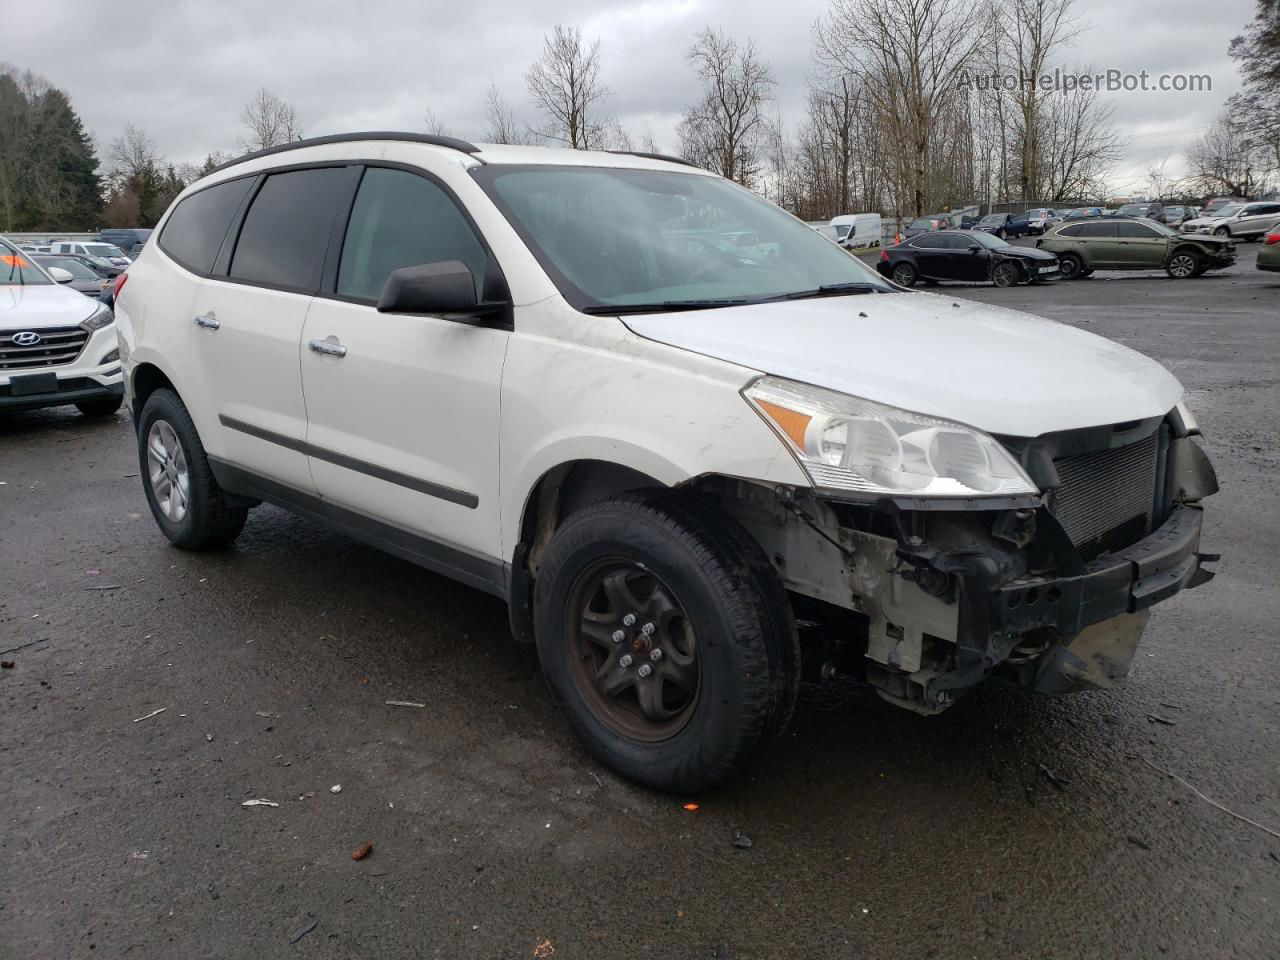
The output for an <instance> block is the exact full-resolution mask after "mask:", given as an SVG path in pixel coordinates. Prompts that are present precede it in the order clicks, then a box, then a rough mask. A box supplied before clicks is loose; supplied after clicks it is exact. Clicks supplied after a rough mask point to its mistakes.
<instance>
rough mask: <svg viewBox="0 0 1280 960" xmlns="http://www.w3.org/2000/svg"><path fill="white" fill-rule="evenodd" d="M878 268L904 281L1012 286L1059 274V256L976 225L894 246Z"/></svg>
mask: <svg viewBox="0 0 1280 960" xmlns="http://www.w3.org/2000/svg"><path fill="white" fill-rule="evenodd" d="M877 269H879V271H880V272H881V273H882V274H883V275H884V276H886V277H888V278H889V279H890V280H892V281H893V282H894V283H896V284H898V285H899V286H903V287H909V286H911V285H912V284H914V283H915V282H916V281H917V280H924V281H926V282H936V281H938V280H964V281H968V282H970V283H986V282H988V281H989V282H991V283H994V284H995V285H996V286H997V287H1012V286H1013V285H1014V284H1017V283H1022V282H1024V281H1027V282H1030V281H1035V280H1055V279H1057V277H1058V258H1057V257H1056V256H1054V255H1053V254H1052V253H1049V252H1047V251H1045V250H1035V249H1033V248H1031V247H1015V246H1013V245H1012V244H1009V243H1005V241H1003V240H1001V239H1000V238H999V237H993V236H991V234H989V233H981V232H979V231H976V230H939V231H937V232H936V233H926V234H922V235H920V236H918V237H912V238H911V239H910V240H904V241H903V242H902V243H899V244H896V245H894V246H892V247H889V248H887V249H885V250H883V251H881V253H880V262H879V264H877Z"/></svg>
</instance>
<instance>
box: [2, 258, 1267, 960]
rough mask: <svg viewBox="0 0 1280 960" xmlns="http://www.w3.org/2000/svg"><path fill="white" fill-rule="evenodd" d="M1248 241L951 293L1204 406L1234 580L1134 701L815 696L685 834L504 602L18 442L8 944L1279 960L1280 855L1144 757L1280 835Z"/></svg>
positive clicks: (1156, 643) (5, 950)
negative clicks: (1150, 371)
mask: <svg viewBox="0 0 1280 960" xmlns="http://www.w3.org/2000/svg"><path fill="white" fill-rule="evenodd" d="M1256 249H1257V248H1256V246H1251V245H1243V246H1242V247H1241V248H1240V250H1241V260H1240V262H1239V263H1238V264H1237V265H1236V266H1235V267H1234V268H1232V269H1231V270H1229V271H1226V272H1223V273H1221V274H1217V275H1210V276H1207V277H1204V278H1202V279H1199V280H1193V281H1182V282H1177V281H1171V280H1168V279H1166V278H1164V277H1163V276H1162V275H1156V274H1098V275H1096V276H1095V277H1094V278H1093V279H1090V280H1085V281H1079V282H1076V283H1072V284H1054V285H1050V286H1047V287H1034V288H1028V287H1018V288H1014V289H1008V290H997V289H994V288H990V287H968V286H950V287H944V288H940V289H939V291H938V292H940V293H942V294H943V295H948V296H956V297H966V298H973V299H978V300H982V301H985V302H989V303H999V304H1005V305H1010V306H1014V307H1019V308H1022V309H1027V310H1030V311H1033V312H1038V313H1041V314H1043V315H1045V316H1049V317H1052V318H1054V319H1057V320H1061V321H1064V322H1067V323H1071V324H1073V325H1083V326H1085V327H1086V328H1087V329H1089V330H1092V331H1094V332H1096V333H1099V334H1101V335H1103V336H1106V337H1110V338H1111V339H1114V340H1118V341H1120V342H1123V343H1126V344H1129V345H1131V346H1133V347H1135V348H1137V349H1139V350H1142V351H1144V352H1146V353H1148V354H1150V355H1152V356H1154V357H1156V358H1157V359H1159V360H1160V361H1162V362H1163V363H1165V364H1167V365H1168V366H1169V367H1171V368H1172V369H1173V371H1174V372H1175V373H1176V374H1177V375H1178V377H1179V378H1180V379H1181V380H1182V382H1183V383H1184V384H1185V385H1186V387H1187V389H1188V391H1189V397H1190V401H1191V404H1192V406H1193V408H1194V409H1195V410H1196V412H1197V413H1198V414H1199V417H1200V420H1201V424H1202V426H1203V428H1204V432H1205V446H1206V449H1207V450H1208V452H1209V453H1210V455H1211V456H1212V458H1213V460H1214V462H1215V464H1216V466H1217V469H1218V473H1219V477H1220V479H1221V482H1222V488H1223V489H1222V492H1221V493H1220V494H1219V495H1218V496H1216V497H1215V498H1213V500H1212V501H1211V502H1210V508H1209V510H1208V516H1207V521H1206V535H1205V540H1204V547H1205V549H1206V550H1210V551H1220V552H1221V553H1222V554H1223V559H1222V561H1221V562H1220V563H1219V564H1218V565H1217V570H1218V577H1217V579H1216V580H1214V581H1213V582H1212V583H1210V584H1208V585H1206V586H1205V587H1203V588H1201V589H1199V590H1196V591H1194V592H1191V593H1184V594H1182V595H1179V596H1178V597H1175V598H1174V599H1173V600H1171V601H1169V602H1167V603H1165V604H1163V605H1161V606H1159V607H1158V608H1157V609H1156V612H1155V613H1154V616H1153V618H1152V621H1151V626H1150V629H1149V631H1148V634H1147V638H1146V640H1145V641H1144V644H1143V646H1142V648H1141V649H1140V651H1139V655H1138V659H1137V661H1136V662H1135V666H1134V669H1133V674H1132V677H1131V679H1130V682H1129V684H1128V685H1127V686H1126V687H1125V688H1124V689H1122V690H1119V691H1115V692H1108V693H1093V694H1085V695H1080V696H1076V697H1073V698H1066V699H1057V700H1048V699H1039V698H1031V697H1029V696H1025V695H1023V694H1020V693H1018V692H1016V691H1011V690H1005V689H1000V688H992V689H984V690H983V691H981V692H980V693H978V694H977V695H974V696H971V697H969V698H968V699H966V700H964V701H962V702H961V703H960V704H959V705H958V706H956V707H955V708H954V709H952V710H951V711H949V712H947V713H945V714H943V715H942V716H939V717H935V718H930V719H926V718H921V717H917V716H914V715H912V714H909V713H905V712H903V711H900V710H898V709H895V708H893V707H891V706H888V705H886V704H884V703H882V702H880V701H879V700H878V699H877V698H876V697H875V696H874V695H873V694H871V693H870V692H869V691H867V690H866V689H863V688H860V687H858V686H856V685H844V684H835V685H831V686H826V687H811V688H806V689H805V691H804V694H803V698H802V702H801V704H800V707H799V709H798V711H797V715H796V718H795V722H794V723H793V724H792V726H791V729H790V732H789V734H788V736H787V738H786V740H785V741H784V743H783V744H781V745H780V746H779V747H777V748H775V749H773V750H772V751H771V752H769V753H768V754H767V755H765V756H764V757H762V758H761V759H760V761H759V762H758V763H757V764H756V765H755V766H754V767H753V768H752V769H751V771H750V773H749V775H748V776H744V777H742V778H740V779H738V780H736V781H735V782H733V783H731V784H729V785H727V786H725V787H723V788H721V789H719V790H718V791H715V792H713V793H711V794H709V795H706V796H703V797H699V798H698V804H699V806H698V809H696V810H693V811H690V810H686V809H684V807H683V806H682V802H681V800H680V799H678V798H673V797H669V796H662V795H658V794H654V793H649V792H646V791H644V790H641V789H638V788H636V787H633V786H631V785H629V784H627V783H625V782H622V781H620V780H618V779H617V778H615V777H614V776H612V775H611V774H609V773H608V772H607V771H606V770H603V769H601V768H600V767H598V766H597V765H595V764H594V763H593V762H592V761H591V760H590V758H589V757H588V756H587V755H586V754H585V752H584V751H583V750H582V749H580V748H579V747H578V745H577V744H576V743H575V742H574V741H573V740H572V739H571V737H570V736H569V734H568V733H567V731H566V728H565V726H564V725H563V723H562V722H561V721H560V719H559V718H558V717H557V715H556V714H555V712H554V710H553V709H552V708H551V706H550V704H549V702H548V698H547V696H546V695H545V693H544V691H543V689H542V685H541V681H540V679H539V677H538V673H537V666H536V662H535V660H534V658H533V656H532V654H531V652H530V651H529V650H528V649H526V648H520V647H516V646H514V645H513V644H512V643H511V641H510V640H509V638H508V635H507V631H506V626H505V614H504V610H503V608H502V606H501V605H500V604H499V603H497V602H496V601H494V600H492V599H490V598H487V597H485V596H484V595H482V594H480V593H476V592H473V591H471V590H468V589H465V588H461V587H458V586H455V585H453V584H452V583H450V582H448V581H446V580H443V579H440V578H438V577H436V576H433V575H431V574H429V573H426V572H424V571H422V570H419V569H417V568H415V567H412V566H409V565H408V564H406V563H402V562H400V561H398V560H395V559H392V558H389V557H386V556H383V555H380V554H378V553H376V552H374V551H372V550H370V549H367V548H365V547H363V546H360V545H358V544H356V543H354V542H352V541H350V540H348V539H346V538H344V537H342V536H339V535H336V534H333V533H330V532H327V531H324V530H321V529H318V528H315V527H313V526H311V525H309V524H307V523H306V522H304V521H301V520H298V519H295V518H293V517H291V516H290V515H288V514H286V513H283V512H281V511H278V510H275V509H272V508H262V509H260V510H258V511H255V513H254V514H253V515H252V517H251V518H250V521H249V525H248V527H247V528H246V531H245V534H244V536H243V537H242V538H241V540H240V541H239V543H238V544H237V545H236V547H235V548H234V549H232V550H228V551H224V552H219V553H212V554H200V555H193V554H184V553H181V552H178V551H176V550H173V549H171V548H170V547H169V546H168V545H167V544H166V542H165V541H164V540H163V539H162V538H161V536H160V534H159V533H158V531H157V530H156V529H155V526H154V524H153V522H152V520H151V517H150V515H149V514H148V512H147V508H146V505H145V502H144V499H143V495H142V490H141V486H140V481H139V479H138V477H137V472H138V467H137V461H136V458H135V454H134V452H133V441H132V433H131V424H130V423H129V422H128V420H127V419H126V418H125V417H124V416H123V415H121V416H120V417H118V418H114V419H111V420H109V421H107V422H99V423H89V422H86V421H84V420H82V419H80V418H79V417H78V416H77V415H76V414H75V412H74V411H73V410H70V409H63V410H54V411H42V412H37V413H27V414H19V415H14V416H12V417H9V418H7V419H0V481H2V482H3V484H4V485H3V486H0V649H5V650H9V649H10V648H20V649H16V651H15V652H7V653H4V654H2V655H0V656H3V658H4V659H5V660H13V661H15V666H14V667H13V668H12V669H4V670H0V705H2V706H0V709H2V711H3V712H2V713H0V716H2V717H3V724H2V725H0V731H2V732H0V769H3V771H4V777H3V787H2V790H3V792H2V793H0V817H2V818H3V821H2V822H3V828H2V829H0V958H4V960H9V958H24V960H25V958H36V957H39V958H61V957H99V958H102V957H108V958H114V957H124V956H128V957H131V958H138V957H146V958H150V957H155V958H172V957H205V956H210V957H212V956H216V957H254V958H260V957H279V956H292V955H295V954H296V955H298V956H304V955H306V956H313V957H343V958H347V957H371V958H372V957H377V958H383V960H385V958H396V957H481V958H508V957H510V958H519V957H538V958H545V957H549V956H554V957H555V960H573V958H580V957H581V958H591V960H602V958H615V957H617V958H635V957H655V958H736V960H749V958H757V960H774V958H791V957H800V958H810V957H812V958H830V957H850V958H866V957H944V958H950V957H958V958H959V957H983V958H989V957H1000V958H1013V957H1027V958H1033V957H1034V958H1048V957H1060V958H1078V957H1125V958H1128V957H1135V958H1137V957H1141V958H1149V957H1164V956H1168V957H1187V958H1196V960H1203V958H1206V957H1214V958H1226V957H1233V958H1234V957H1248V958H1275V957H1276V956H1278V955H1280V946H1278V945H1280V839H1277V838H1276V837H1274V836H1269V835H1268V834H1267V833H1266V832H1264V831H1263V830H1262V829H1259V828H1258V827H1255V826H1251V825H1249V824H1247V823H1244V822H1242V821H1240V820H1238V819H1234V818H1233V817H1231V816H1229V815H1228V814H1227V813H1224V812H1222V811H1221V810H1219V809H1216V808H1215V807H1214V806H1211V805H1210V804H1209V803H1208V802H1206V801H1205V800H1203V799H1201V798H1199V797H1198V796H1197V795H1196V794H1195V793H1193V792H1192V791H1191V790H1190V789H1189V788H1188V787H1187V786H1185V785H1184V784H1182V783H1179V782H1178V781H1176V780H1173V779H1170V778H1169V777H1167V776H1165V775H1164V774H1163V773H1160V772H1158V771H1157V770H1156V769H1155V768H1154V767H1153V766H1152V764H1154V765H1155V766H1157V767H1160V768H1163V769H1165V770H1169V771H1173V772H1175V773H1177V774H1178V775H1179V776H1181V777H1183V778H1185V780H1186V781H1187V782H1188V783H1190V784H1194V785H1195V786H1196V787H1198V788H1199V789H1200V790H1201V791H1203V792H1204V793H1205V794H1206V795H1208V796H1209V797H1212V798H1214V799H1215V800H1217V801H1219V802H1220V803H1222V804H1224V805H1226V806H1227V807H1229V808H1231V809H1232V810H1234V811H1236V812H1238V813H1239V814H1241V815H1242V816H1247V817H1249V818H1251V819H1253V820H1255V821H1258V822H1259V823H1261V824H1266V825H1269V826H1270V827H1271V828H1273V829H1280V709H1278V707H1280V688H1278V685H1277V677H1278V676H1280V671H1278V670H1277V666H1278V662H1280V658H1278V657H1277V653H1276V647H1275V626H1274V625H1275V623H1276V622H1277V619H1278V618H1280V592H1278V591H1277V588H1276V584H1277V582H1278V581H1280V548H1278V547H1277V544H1278V543H1280V490H1278V488H1277V485H1276V482H1275V476H1276V470H1277V467H1278V466H1280V462H1278V460H1280V453H1278V452H1277V451H1278V450H1280V444H1278V443H1277V440H1278V439H1280V438H1278V437H1277V433H1278V432H1280V389H1278V385H1280V349H1278V348H1280V276H1276V275H1269V274H1264V273H1259V272H1258V271H1256V270H1254V269H1253V257H1254V255H1255V251H1256ZM1081 386H1082V389H1087V384H1082V385H1081ZM388 700H402V701H410V702H413V703H418V704H424V705H425V706H422V707H397V706H387V705H386V701H388ZM160 710H163V712H159V713H156V712H155V711H160ZM1156 717H1159V718H1162V719H1161V720H1159V721H1158V720H1155V719H1153V718H1156ZM338 784H340V785H341V791H340V792H334V791H333V790H331V788H333V787H335V786H336V785H338ZM258 798H264V799H267V800H270V801H271V802H272V804H278V806H267V805H260V806H255V807H245V806H243V805H242V804H243V802H244V801H246V800H250V799H258ZM738 833H742V834H745V835H746V836H748V837H750V838H751V840H752V841H753V844H752V846H751V847H750V849H742V848H740V847H737V846H735V845H734V842H733V841H734V838H735V835H737V834H738ZM365 842H371V843H372V844H373V852H372V854H371V855H369V856H368V857H366V858H365V859H362V860H360V861H355V860H353V859H352V856H351V854H352V852H353V851H354V850H355V849H356V848H357V847H358V846H359V845H360V844H362V843H365ZM313 922H314V926H312V923H313ZM295 938H298V939H297V942H296V943H292V944H291V941H292V940H294V939H295Z"/></svg>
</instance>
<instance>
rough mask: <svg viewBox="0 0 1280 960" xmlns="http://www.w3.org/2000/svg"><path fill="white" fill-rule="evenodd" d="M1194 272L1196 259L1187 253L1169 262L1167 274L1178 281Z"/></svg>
mask: <svg viewBox="0 0 1280 960" xmlns="http://www.w3.org/2000/svg"><path fill="white" fill-rule="evenodd" d="M1195 271H1196V259H1195V257H1193V256H1191V255H1190V254H1187V253H1180V254H1178V255H1177V256H1176V257H1174V258H1173V259H1172V260H1170V261H1169V272H1170V273H1171V274H1173V275H1174V276H1175V277H1177V278H1178V279H1179V280H1182V279H1185V278H1186V277H1189V276H1191V274H1193V273H1195Z"/></svg>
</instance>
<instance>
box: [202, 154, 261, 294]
mask: <svg viewBox="0 0 1280 960" xmlns="http://www.w3.org/2000/svg"><path fill="white" fill-rule="evenodd" d="M251 176H252V177H253V178H254V182H253V184H252V185H251V186H250V187H249V189H248V190H246V191H245V194H244V196H243V197H242V198H241V199H240V205H239V206H238V207H236V212H235V214H234V215H233V216H232V217H231V223H230V225H229V226H228V227H227V232H226V233H225V234H223V235H222V243H220V244H218V252H217V254H216V255H215V256H214V258H213V269H211V270H210V271H209V276H210V277H211V278H216V279H226V276H227V274H228V273H230V272H231V251H232V249H233V248H234V247H235V245H236V244H235V241H236V240H238V239H239V237H240V227H241V226H242V225H243V224H244V215H245V214H246V213H247V212H248V211H249V202H250V201H251V200H252V199H253V198H254V197H256V196H257V195H258V191H259V190H261V189H262V182H263V181H264V180H266V179H267V178H266V177H265V176H263V175H262V174H260V173H255V174H251ZM223 182H224V183H229V182H230V181H223Z"/></svg>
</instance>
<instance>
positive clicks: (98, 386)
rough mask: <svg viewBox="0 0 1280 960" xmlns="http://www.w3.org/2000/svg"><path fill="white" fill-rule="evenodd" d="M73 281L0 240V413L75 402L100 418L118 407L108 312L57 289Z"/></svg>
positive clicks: (116, 356) (119, 388)
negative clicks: (47, 268)
mask: <svg viewBox="0 0 1280 960" xmlns="http://www.w3.org/2000/svg"><path fill="white" fill-rule="evenodd" d="M72 279H73V277H72V276H71V274H70V273H68V272H67V271H66V270H61V269H59V268H57V267H51V268H50V269H49V270H48V272H46V271H45V270H44V269H43V268H42V267H41V266H40V265H39V264H37V263H36V262H34V261H33V260H32V259H31V258H30V257H29V256H28V255H27V254H25V253H23V252H22V251H21V250H19V249H18V248H17V247H15V246H14V245H13V244H11V243H10V242H9V241H7V240H5V239H4V238H3V237H0V413H5V412H6V411H12V410H33V409H37V408H39V407H57V406H62V405H63V404H75V406H76V408H77V409H78V410H79V411H80V412H81V413H83V414H84V415H85V416H89V417H103V416H108V415H109V414H112V413H115V412H116V411H117V410H119V409H120V405H121V403H122V402H123V400H124V386H123V383H122V375H121V371H120V351H119V346H118V344H117V342H116V328H115V327H114V326H113V323H114V317H113V316H112V313H111V308H110V307H108V306H107V305H106V304H104V303H102V302H100V301H98V300H97V299H90V298H89V297H86V296H85V295H84V294H83V293H79V292H77V291H75V290H72V289H71V288H70V287H66V286H63V284H66V283H70V282H71V281H72Z"/></svg>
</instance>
